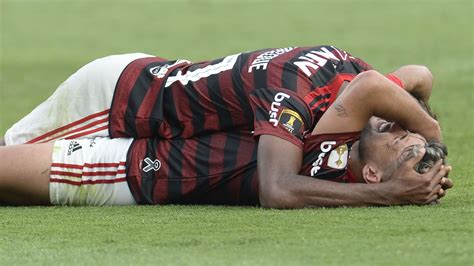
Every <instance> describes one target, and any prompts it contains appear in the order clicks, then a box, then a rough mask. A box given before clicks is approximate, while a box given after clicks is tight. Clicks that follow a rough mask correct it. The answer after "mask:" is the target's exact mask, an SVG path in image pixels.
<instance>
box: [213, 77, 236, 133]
mask: <svg viewBox="0 0 474 266" xmlns="http://www.w3.org/2000/svg"><path fill="white" fill-rule="evenodd" d="M224 89H226V88H224ZM207 91H208V95H209V98H210V99H211V101H212V103H213V105H214V109H215V110H216V113H217V117H218V118H219V128H220V129H223V130H225V129H228V128H231V127H232V125H233V124H232V116H231V114H230V112H229V109H228V107H227V104H226V102H225V100H224V99H223V97H222V92H221V86H220V83H219V75H210V76H209V77H208V78H207Z"/></svg>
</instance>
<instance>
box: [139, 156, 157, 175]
mask: <svg viewBox="0 0 474 266" xmlns="http://www.w3.org/2000/svg"><path fill="white" fill-rule="evenodd" d="M143 162H144V163H145V164H146V165H145V166H144V167H143V172H146V173H148V172H150V171H151V170H153V171H155V172H156V171H158V170H160V168H161V162H160V160H158V159H155V160H152V159H150V158H148V157H146V158H145V159H144V160H143Z"/></svg>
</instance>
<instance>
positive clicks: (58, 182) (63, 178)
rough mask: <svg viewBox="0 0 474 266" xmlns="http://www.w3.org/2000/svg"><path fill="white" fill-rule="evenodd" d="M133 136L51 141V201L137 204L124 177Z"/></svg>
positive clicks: (52, 202)
mask: <svg viewBox="0 0 474 266" xmlns="http://www.w3.org/2000/svg"><path fill="white" fill-rule="evenodd" d="M132 141H133V140H132V139H110V138H94V139H75V140H58V141H56V142H55V144H54V148H53V155H52V164H51V174H50V185H49V193H50V200H51V204H53V205H73V206H103V205H134V204H136V202H135V200H134V198H133V196H132V194H131V192H130V189H129V187H128V184H127V180H126V171H125V162H126V158H127V151H128V148H129V147H130V144H131V143H132Z"/></svg>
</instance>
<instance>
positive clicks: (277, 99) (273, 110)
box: [268, 92, 291, 127]
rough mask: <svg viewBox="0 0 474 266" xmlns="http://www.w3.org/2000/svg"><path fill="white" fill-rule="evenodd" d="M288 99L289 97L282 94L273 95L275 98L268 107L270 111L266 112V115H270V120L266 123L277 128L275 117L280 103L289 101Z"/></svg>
mask: <svg viewBox="0 0 474 266" xmlns="http://www.w3.org/2000/svg"><path fill="white" fill-rule="evenodd" d="M290 98H291V97H290V95H288V94H286V93H283V92H279V93H277V94H275V97H274V98H273V102H272V104H271V106H270V111H269V112H268V114H269V115H270V119H269V120H268V121H270V123H272V124H273V126H274V127H276V126H278V117H277V116H278V110H279V107H280V106H281V102H282V101H283V100H285V99H290Z"/></svg>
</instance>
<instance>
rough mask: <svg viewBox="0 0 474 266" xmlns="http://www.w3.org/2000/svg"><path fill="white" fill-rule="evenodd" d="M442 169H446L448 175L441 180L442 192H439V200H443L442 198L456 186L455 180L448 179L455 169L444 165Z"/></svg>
mask: <svg viewBox="0 0 474 266" xmlns="http://www.w3.org/2000/svg"><path fill="white" fill-rule="evenodd" d="M442 167H443V168H444V167H446V168H447V171H448V173H447V174H446V176H444V177H443V178H441V180H440V185H441V188H440V190H439V192H438V198H442V197H444V196H446V191H447V190H448V189H450V188H452V187H453V186H454V183H453V180H451V179H450V178H449V177H448V176H449V172H451V170H452V169H453V168H452V166H450V165H446V166H444V165H443V166H442Z"/></svg>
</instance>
